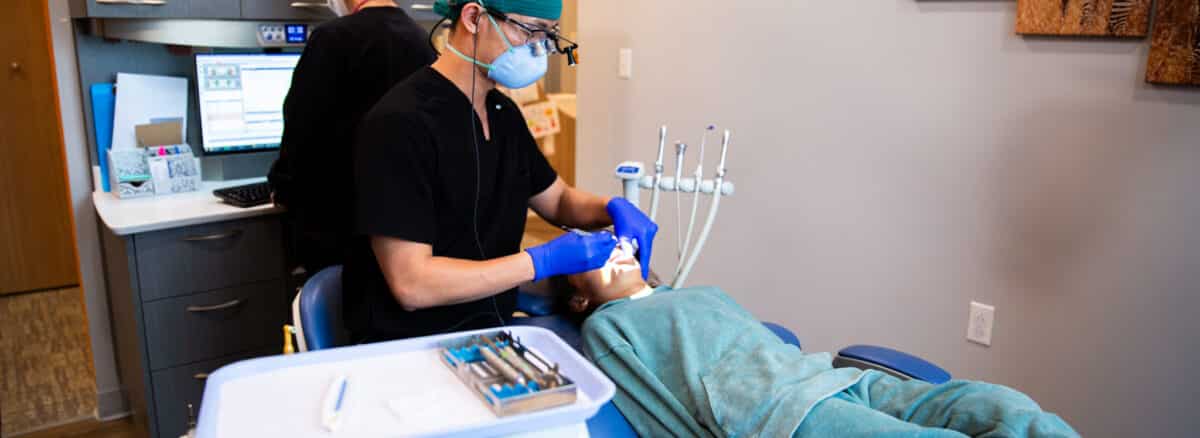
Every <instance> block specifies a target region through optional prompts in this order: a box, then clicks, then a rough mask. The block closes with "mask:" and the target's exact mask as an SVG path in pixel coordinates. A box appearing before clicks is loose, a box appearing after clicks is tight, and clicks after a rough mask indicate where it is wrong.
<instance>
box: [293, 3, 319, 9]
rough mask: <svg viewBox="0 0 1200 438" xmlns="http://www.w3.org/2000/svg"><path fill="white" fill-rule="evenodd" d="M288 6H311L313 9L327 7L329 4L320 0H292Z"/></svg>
mask: <svg viewBox="0 0 1200 438" xmlns="http://www.w3.org/2000/svg"><path fill="white" fill-rule="evenodd" d="M289 6H291V7H293V8H313V9H315V8H327V7H329V4H328V3H324V2H321V3H318V2H292V4H291V5H289Z"/></svg>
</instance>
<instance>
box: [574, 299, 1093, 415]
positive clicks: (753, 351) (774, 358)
mask: <svg viewBox="0 0 1200 438" xmlns="http://www.w3.org/2000/svg"><path fill="white" fill-rule="evenodd" d="M583 344H584V351H585V353H586V354H587V355H588V356H589V357H590V358H591V359H592V360H593V361H594V362H595V363H596V365H597V366H599V367H600V369H601V370H603V371H604V372H605V373H606V374H608V376H609V377H611V378H612V379H613V381H615V382H616V383H617V394H616V396H615V397H614V399H613V402H614V403H615V404H616V405H617V409H619V410H620V411H621V413H623V414H625V417H626V418H627V419H628V420H629V423H630V424H631V425H633V428H634V429H636V430H637V432H638V433H639V434H640V435H641V436H645V437H665V436H687V437H693V436H694V437H702V436H730V437H734V436H748V437H787V436H796V437H830V436H838V437H859V436H861V437H962V436H967V435H970V436H981V437H1077V436H1079V435H1078V434H1077V433H1075V431H1074V430H1072V429H1071V427H1070V426H1068V425H1067V424H1066V423H1065V422H1063V421H1062V419H1060V418H1058V417H1057V416H1055V415H1053V414H1049V413H1046V412H1043V411H1042V410H1041V408H1040V407H1039V406H1038V405H1037V404H1036V403H1034V402H1033V400H1030V399H1029V397H1026V396H1025V395H1024V394H1021V393H1019V392H1017V391H1014V390H1012V389H1009V388H1005V387H1002V386H999V385H990V384H987V383H982V382H968V381H959V380H956V381H951V382H949V383H945V384H942V385H932V384H929V383H925V382H919V381H901V380H899V379H896V378H894V377H891V376H887V375H885V374H883V373H879V372H877V371H865V372H864V371H862V370H858V369H854V368H841V369H834V368H833V367H832V358H831V357H830V355H829V354H828V353H819V354H805V353H802V352H801V351H800V349H799V348H796V347H794V346H790V345H787V344H784V343H783V342H782V341H780V340H779V338H778V337H776V336H775V334H774V333H772V332H771V331H769V330H767V329H766V328H765V327H763V326H762V324H761V323H760V322H759V321H758V319H757V318H754V316H753V315H750V314H749V312H747V311H746V310H745V309H743V308H742V307H741V306H739V305H737V303H735V302H734V301H733V299H732V298H730V297H729V296H727V295H725V294H724V293H722V292H721V291H720V290H718V289H716V288H711V287H703V288H688V289H680V290H670V289H659V290H656V291H655V293H654V294H652V295H649V296H647V297H643V298H640V299H636V300H629V299H625V300H618V301H614V302H611V303H608V304H605V305H604V306H601V307H600V309H598V310H597V311H596V313H595V314H593V315H592V316H591V317H589V318H588V319H587V321H586V322H585V323H584V325H583Z"/></svg>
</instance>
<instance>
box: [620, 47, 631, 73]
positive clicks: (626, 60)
mask: <svg viewBox="0 0 1200 438" xmlns="http://www.w3.org/2000/svg"><path fill="white" fill-rule="evenodd" d="M617 77H619V78H621V79H633V49H621V51H620V52H619V55H618V60H617Z"/></svg>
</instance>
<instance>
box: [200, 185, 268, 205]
mask: <svg viewBox="0 0 1200 438" xmlns="http://www.w3.org/2000/svg"><path fill="white" fill-rule="evenodd" d="M213 194H214V195H216V196H217V197H218V198H221V200H222V201H225V202H226V203H229V204H233V205H236V206H238V207H242V208H250V207H253V206H256V205H262V204H266V203H268V202H271V185H270V184H267V183H265V182H261V183H255V184H247V185H244V186H237V187H228V188H224V189H220V190H213Z"/></svg>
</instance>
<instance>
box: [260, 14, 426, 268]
mask: <svg viewBox="0 0 1200 438" xmlns="http://www.w3.org/2000/svg"><path fill="white" fill-rule="evenodd" d="M337 1H345V0H337ZM356 3H357V7H358V8H359V9H360V10H359V11H358V12H356V13H354V14H352V15H348V16H345V17H341V18H337V19H334V20H331V21H329V22H326V23H324V24H322V25H320V26H319V27H317V28H316V29H315V30H313V32H312V35H311V36H310V39H309V42H308V45H307V46H306V47H305V49H304V54H303V55H302V56H301V57H300V62H299V64H298V65H297V66H296V70H295V73H293V75H292V85H291V89H290V90H288V95H287V100H286V101H285V102H284V107H283V119H284V130H283V141H282V150H281V151H280V155H279V160H278V161H276V162H275V164H274V166H272V168H271V173H270V182H271V187H272V189H273V190H274V192H275V201H276V203H278V204H281V205H284V206H286V207H287V210H288V214H289V217H290V219H291V221H292V223H293V239H292V241H293V246H294V255H295V257H296V258H297V259H298V261H299V263H300V264H301V265H302V266H304V267H305V269H306V270H308V272H309V273H310V274H315V273H316V272H317V271H318V270H320V269H321V268H324V267H326V266H330V265H335V264H342V263H344V259H345V256H346V254H347V247H348V242H349V236H350V235H351V234H352V233H351V230H352V226H351V219H350V215H351V211H352V205H353V204H352V202H353V201H352V192H353V179H352V177H351V167H352V159H351V153H352V150H353V148H352V146H353V144H354V143H353V141H354V140H353V139H354V133H355V128H356V127H357V125H358V123H359V121H360V120H361V119H362V116H363V115H364V114H366V113H367V111H369V110H370V109H371V107H372V106H373V105H374V104H375V102H377V101H378V100H379V98H380V97H382V96H383V95H384V93H386V92H387V91H388V90H389V89H391V88H392V87H393V86H394V85H395V84H396V83H398V82H400V81H401V80H403V79H404V78H406V77H408V76H409V75H410V74H412V73H413V72H414V71H416V70H417V69H420V68H421V67H424V66H426V65H429V64H430V63H432V62H433V61H434V59H435V55H434V52H433V49H431V48H430V47H429V44H428V41H427V38H426V37H427V34H426V32H425V30H424V29H423V28H422V27H421V26H419V25H418V24H417V23H416V22H414V21H413V19H412V18H410V17H409V16H408V14H406V13H405V12H404V10H403V9H400V8H398V7H396V5H395V3H393V2H392V1H391V0H369V1H365V2H356Z"/></svg>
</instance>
